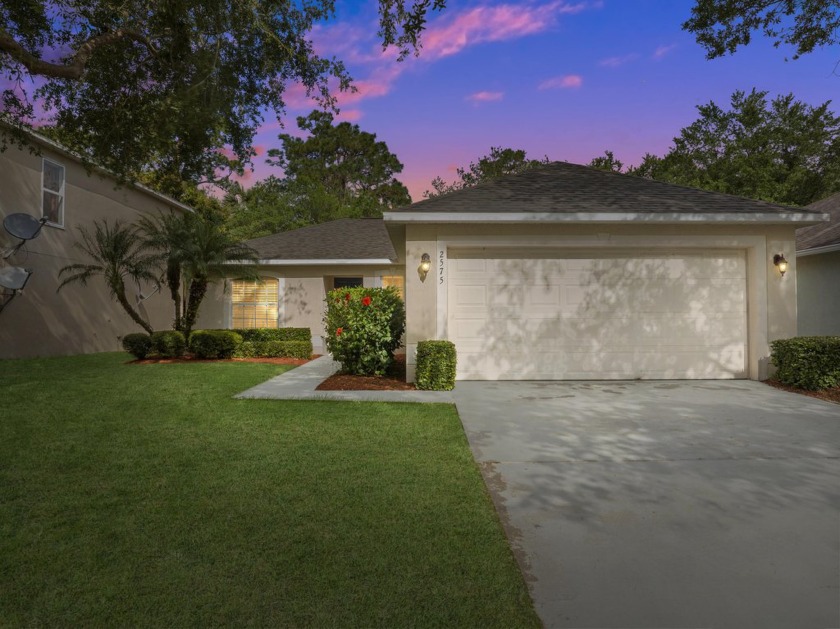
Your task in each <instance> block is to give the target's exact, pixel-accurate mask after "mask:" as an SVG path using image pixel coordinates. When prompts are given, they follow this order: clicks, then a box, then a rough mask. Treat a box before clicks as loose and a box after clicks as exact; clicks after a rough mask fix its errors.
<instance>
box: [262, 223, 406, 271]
mask: <svg viewBox="0 0 840 629" xmlns="http://www.w3.org/2000/svg"><path fill="white" fill-rule="evenodd" d="M246 244H247V245H249V246H251V247H253V248H254V249H255V250H256V252H257V254H258V257H259V259H260V260H324V261H329V260H374V259H375V260H382V259H388V260H396V259H397V253H396V251H394V245H393V243H392V242H391V238H390V237H389V236H388V230H387V229H385V223H384V222H383V221H382V219H381V218H341V219H338V220H335V221H330V222H329V223H321V224H320V225H311V226H309V227H301V228H300V229H294V230H292V231H288V232H280V233H279V234H272V235H271V236H263V237H262V238H254V239H253V240H249V241H247V242H246Z"/></svg>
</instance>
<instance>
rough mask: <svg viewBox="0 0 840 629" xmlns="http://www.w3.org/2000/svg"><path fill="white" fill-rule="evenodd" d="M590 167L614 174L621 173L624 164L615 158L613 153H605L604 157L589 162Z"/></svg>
mask: <svg viewBox="0 0 840 629" xmlns="http://www.w3.org/2000/svg"><path fill="white" fill-rule="evenodd" d="M589 166H590V167H592V168H597V169H598V170H606V171H609V172H612V173H620V172H621V169H622V168H624V164H623V163H622V162H621V160H618V159H616V158H615V155H613V152H612V151H604V154H603V155H601V156H599V157H594V158H592V161H591V162H589Z"/></svg>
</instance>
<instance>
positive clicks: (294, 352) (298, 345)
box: [234, 339, 312, 359]
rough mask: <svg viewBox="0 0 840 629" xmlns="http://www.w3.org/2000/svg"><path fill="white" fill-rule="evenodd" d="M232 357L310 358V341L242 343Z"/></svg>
mask: <svg viewBox="0 0 840 629" xmlns="http://www.w3.org/2000/svg"><path fill="white" fill-rule="evenodd" d="M234 356H236V357H237V358H302V359H307V358H310V357H311V356H312V340H311V339H308V340H306V341H243V342H242V345H240V346H239V347H238V348H237V349H236V352H234Z"/></svg>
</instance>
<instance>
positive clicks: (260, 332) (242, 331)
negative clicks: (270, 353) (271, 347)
mask: <svg viewBox="0 0 840 629" xmlns="http://www.w3.org/2000/svg"><path fill="white" fill-rule="evenodd" d="M234 332H236V333H237V334H239V335H240V336H241V337H242V339H243V340H245V341H254V342H263V341H303V342H306V343H310V345H311V343H312V330H310V329H309V328H238V329H236V330H234Z"/></svg>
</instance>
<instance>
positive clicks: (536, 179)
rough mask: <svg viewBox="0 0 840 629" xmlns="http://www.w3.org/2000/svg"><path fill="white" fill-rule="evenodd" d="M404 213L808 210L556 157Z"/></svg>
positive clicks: (711, 212) (630, 212) (396, 215)
mask: <svg viewBox="0 0 840 629" xmlns="http://www.w3.org/2000/svg"><path fill="white" fill-rule="evenodd" d="M400 212H412V213H413V212H417V213H420V212H434V213H437V212H445V213H462V212H463V213H470V212H474V213H520V212H526V213H549V214H565V213H569V214H572V213H575V214H577V213H587V212H591V213H595V212H610V213H625V212H626V213H628V214H637V213H654V214H656V213H686V214H689V213H698V212H700V213H703V214H715V213H720V214H723V213H727V214H729V213H755V212H762V213H778V214H787V213H790V212H796V213H797V214H803V213H805V214H808V213H809V212H808V211H807V210H803V209H801V208H795V207H792V206H785V205H779V204H775V203H766V202H764V201H755V200H753V199H746V198H742V197H736V196H732V195H729V194H722V193H718V192H707V191H705V190H698V189H696V188H687V187H684V186H677V185H674V184H669V183H664V182H661V181H653V180H650V179H644V178H642V177H635V176H632V175H623V174H619V173H613V172H607V171H603V170H598V169H595V168H590V167H588V166H580V165H578V164H569V163H566V162H552V163H550V164H546V165H545V166H540V167H538V168H533V169H531V170H527V171H525V172H522V173H519V174H516V175H506V176H503V177H499V178H497V179H494V180H492V181H488V182H485V183H482V184H479V185H477V186H475V187H472V188H464V189H461V190H458V191H456V192H452V193H449V194H446V195H443V196H439V197H434V198H432V199H425V200H423V201H419V202H417V203H414V204H412V205H410V206H407V207H404V208H400V210H397V211H395V212H393V213H392V214H391V215H392V216H395V218H397V220H399V213H400Z"/></svg>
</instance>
